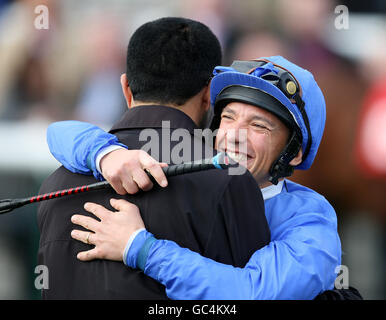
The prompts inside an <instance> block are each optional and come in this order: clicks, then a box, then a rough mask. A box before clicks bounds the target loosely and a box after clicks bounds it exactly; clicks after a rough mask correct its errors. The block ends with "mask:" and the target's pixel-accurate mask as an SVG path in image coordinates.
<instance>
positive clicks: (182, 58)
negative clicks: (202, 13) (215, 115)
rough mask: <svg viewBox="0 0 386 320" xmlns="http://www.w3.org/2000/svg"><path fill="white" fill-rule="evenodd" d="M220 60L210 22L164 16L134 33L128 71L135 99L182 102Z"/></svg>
mask: <svg viewBox="0 0 386 320" xmlns="http://www.w3.org/2000/svg"><path fill="white" fill-rule="evenodd" d="M220 64H221V46H220V43H219V41H218V39H217V37H216V36H215V35H214V34H213V32H212V31H211V30H210V29H209V28H208V27H207V26H205V25H204V24H202V23H200V22H197V21H193V20H190V19H185V18H161V19H158V20H155V21H151V22H148V23H145V24H144V25H142V26H141V27H139V28H138V29H137V30H136V31H135V33H134V34H133V36H132V37H131V39H130V42H129V45H128V49H127V70H126V74H127V78H128V82H129V86H130V89H131V91H132V93H133V97H134V99H135V100H138V101H143V102H158V103H161V104H175V105H182V104H184V103H185V102H186V101H187V100H189V99H190V98H191V97H193V96H194V95H196V94H197V93H199V92H200V91H201V90H202V88H204V87H205V86H206V85H207V84H208V80H209V79H210V77H211V76H212V72H213V69H214V67H215V66H218V65H220Z"/></svg>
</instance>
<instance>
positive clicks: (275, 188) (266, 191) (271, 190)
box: [261, 180, 284, 201]
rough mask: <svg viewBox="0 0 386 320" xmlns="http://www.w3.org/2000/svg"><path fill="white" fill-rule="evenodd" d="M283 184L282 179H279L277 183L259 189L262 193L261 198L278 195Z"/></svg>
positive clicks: (265, 198)
mask: <svg viewBox="0 0 386 320" xmlns="http://www.w3.org/2000/svg"><path fill="white" fill-rule="evenodd" d="M283 185H284V180H281V181H279V182H278V184H277V185H274V184H273V185H271V186H269V187H265V188H262V189H261V192H262V194H263V199H264V201H265V200H268V199H270V198H273V197H274V196H276V195H278V194H279V193H281V190H282V189H283Z"/></svg>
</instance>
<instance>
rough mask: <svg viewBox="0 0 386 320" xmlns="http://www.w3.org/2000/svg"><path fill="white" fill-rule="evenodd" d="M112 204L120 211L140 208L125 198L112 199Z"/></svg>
mask: <svg viewBox="0 0 386 320" xmlns="http://www.w3.org/2000/svg"><path fill="white" fill-rule="evenodd" d="M110 204H111V206H112V207H113V208H114V209H116V210H118V211H126V212H130V211H132V210H139V209H138V207H137V206H136V205H135V204H133V203H131V202H129V201H126V200H124V199H119V200H118V199H110Z"/></svg>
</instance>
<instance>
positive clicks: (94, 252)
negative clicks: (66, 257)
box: [76, 247, 104, 261]
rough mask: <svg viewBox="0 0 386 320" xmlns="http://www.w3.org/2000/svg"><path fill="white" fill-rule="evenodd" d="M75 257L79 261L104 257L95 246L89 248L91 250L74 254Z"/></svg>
mask: <svg viewBox="0 0 386 320" xmlns="http://www.w3.org/2000/svg"><path fill="white" fill-rule="evenodd" d="M76 257H77V258H78V259H79V260H80V261H91V260H94V259H104V257H103V256H102V255H101V254H100V251H99V250H98V248H96V247H95V248H93V249H91V250H88V251H82V252H79V253H78V254H77V255H76Z"/></svg>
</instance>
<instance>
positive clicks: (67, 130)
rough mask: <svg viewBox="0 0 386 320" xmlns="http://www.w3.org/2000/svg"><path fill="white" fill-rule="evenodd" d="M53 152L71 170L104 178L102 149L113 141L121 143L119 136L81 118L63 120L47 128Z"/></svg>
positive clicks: (115, 143)
mask: <svg viewBox="0 0 386 320" xmlns="http://www.w3.org/2000/svg"><path fill="white" fill-rule="evenodd" d="M47 143H48V147H49V149H50V152H51V153H52V155H53V156H54V157H55V159H56V160H58V161H59V162H60V163H61V164H63V166H64V167H65V168H67V169H68V170H70V171H71V172H75V173H81V174H88V175H91V174H93V175H94V176H95V178H96V179H98V180H103V177H102V175H101V174H100V173H99V172H98V170H97V169H96V165H95V159H96V157H97V155H98V152H99V151H101V150H102V149H104V148H105V147H108V146H110V145H120V146H122V147H124V148H127V146H125V145H123V144H121V143H120V142H119V141H118V138H117V137H116V136H115V135H113V134H110V133H107V132H105V131H104V130H102V129H101V128H99V127H97V126H95V125H92V124H89V123H86V122H81V121H60V122H54V123H52V124H51V125H50V126H49V127H48V129H47Z"/></svg>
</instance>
